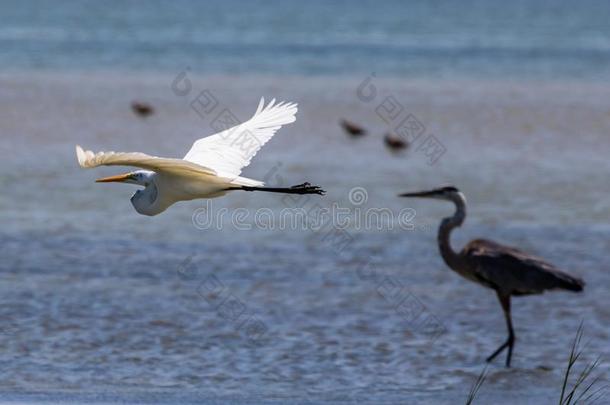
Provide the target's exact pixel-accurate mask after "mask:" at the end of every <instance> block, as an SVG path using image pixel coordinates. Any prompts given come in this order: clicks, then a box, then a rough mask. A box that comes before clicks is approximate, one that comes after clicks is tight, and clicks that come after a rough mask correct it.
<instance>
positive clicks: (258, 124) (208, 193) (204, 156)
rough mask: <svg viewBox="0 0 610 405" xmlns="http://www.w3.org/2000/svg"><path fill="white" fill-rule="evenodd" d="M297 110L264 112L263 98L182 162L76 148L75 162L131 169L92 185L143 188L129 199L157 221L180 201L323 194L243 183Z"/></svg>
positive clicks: (287, 106)
mask: <svg viewBox="0 0 610 405" xmlns="http://www.w3.org/2000/svg"><path fill="white" fill-rule="evenodd" d="M296 112H297V105H296V104H294V103H284V102H281V103H279V104H275V99H273V100H272V101H271V102H270V103H269V104H268V105H267V106H265V99H264V98H261V101H260V103H259V104H258V108H257V109H256V112H255V113H254V116H252V118H250V119H249V120H248V121H246V122H244V123H242V124H239V125H236V126H234V127H232V128H229V129H227V130H225V131H222V132H219V133H217V134H215V135H212V136H208V137H206V138H201V139H199V140H197V141H195V143H194V144H193V146H192V147H191V150H189V152H188V153H187V154H186V156H185V157H184V158H183V159H172V158H162V157H157V156H150V155H147V154H144V153H140V152H127V153H116V152H99V153H93V152H92V151H85V150H83V148H81V147H80V146H78V145H77V146H76V157H77V158H78V163H79V164H80V166H81V167H83V168H91V167H97V166H135V167H139V168H142V169H145V170H136V171H133V172H130V173H126V174H121V175H118V176H112V177H106V178H102V179H98V180H96V182H102V183H104V182H122V183H129V184H136V185H140V186H144V189H140V190H138V191H136V193H135V194H134V195H133V196H132V197H131V203H132V205H133V207H134V208H135V209H136V211H137V212H138V213H140V214H143V215H151V216H152V215H157V214H160V213H161V212H163V211H165V210H166V209H167V208H168V207H169V206H171V205H172V204H174V203H176V202H178V201H188V200H193V199H196V198H215V197H220V196H223V195H225V194H226V193H227V192H228V191H233V190H244V191H268V192H275V193H288V194H319V195H323V194H324V190H322V189H320V188H319V187H317V186H311V185H310V184H309V183H303V184H300V185H298V186H293V187H289V188H272V187H264V183H263V182H261V181H257V180H252V179H249V178H246V177H241V176H240V173H241V171H242V169H243V168H244V167H246V166H248V165H249V164H250V161H251V160H252V158H253V157H254V155H256V153H257V152H258V151H259V150H260V148H261V147H262V146H263V145H264V144H265V143H267V141H269V139H271V137H273V135H274V134H275V132H276V131H277V130H278V129H280V128H281V127H282V125H286V124H290V123H291V122H294V121H295V114H296Z"/></svg>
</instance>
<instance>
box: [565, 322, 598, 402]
mask: <svg viewBox="0 0 610 405" xmlns="http://www.w3.org/2000/svg"><path fill="white" fill-rule="evenodd" d="M582 335H583V324H582V322H581V324H580V326H579V327H578V330H577V331H576V337H575V338H574V342H573V343H572V350H571V351H570V357H569V358H568V367H567V368H566V371H565V374H564V377H563V385H562V387H561V396H560V397H559V405H571V404H578V403H588V404H592V403H594V402H595V401H598V400H600V399H601V398H602V397H603V396H604V395H605V394H606V385H602V386H601V387H599V388H597V389H593V387H595V386H596V385H598V383H599V382H600V381H601V377H602V376H601V375H598V376H597V377H594V378H593V377H592V373H593V371H594V370H595V369H596V368H597V366H598V365H599V362H600V358H599V357H598V358H597V359H595V360H594V361H592V362H589V363H587V364H586V365H585V367H584V368H583V369H582V371H581V372H580V374H578V377H576V380H575V381H574V383H573V385H572V386H571V387H568V384H569V382H570V379H571V378H570V375H571V374H572V372H573V371H574V365H575V364H576V362H577V361H578V359H579V358H580V356H581V355H582V349H581V340H582Z"/></svg>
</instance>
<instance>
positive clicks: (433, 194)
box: [398, 186, 466, 202]
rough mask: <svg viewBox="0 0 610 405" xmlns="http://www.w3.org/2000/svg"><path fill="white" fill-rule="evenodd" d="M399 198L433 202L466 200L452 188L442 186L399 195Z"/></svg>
mask: <svg viewBox="0 0 610 405" xmlns="http://www.w3.org/2000/svg"><path fill="white" fill-rule="evenodd" d="M398 196H399V197H414V198H433V199H435V200H446V201H454V202H455V201H457V200H462V201H465V200H466V198H465V197H464V194H462V192H461V191H460V190H458V189H457V188H456V187H454V186H443V187H439V188H435V189H432V190H424V191H414V192H410V193H403V194H399V195H398Z"/></svg>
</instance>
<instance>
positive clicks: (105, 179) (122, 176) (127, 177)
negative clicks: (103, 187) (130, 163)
mask: <svg viewBox="0 0 610 405" xmlns="http://www.w3.org/2000/svg"><path fill="white" fill-rule="evenodd" d="M128 180H133V178H132V176H131V173H126V174H119V175H117V176H110V177H103V178H101V179H97V180H95V182H96V183H113V182H118V183H124V182H126V181H128Z"/></svg>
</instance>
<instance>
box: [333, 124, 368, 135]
mask: <svg viewBox="0 0 610 405" xmlns="http://www.w3.org/2000/svg"><path fill="white" fill-rule="evenodd" d="M339 124H340V125H341V127H342V128H343V129H344V130H345V132H347V133H348V134H349V135H351V136H353V137H357V136H362V135H365V134H366V130H365V129H364V128H362V127H361V126H359V125H356V124H354V123H353V122H350V121H348V120H341V121H340V122H339Z"/></svg>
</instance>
